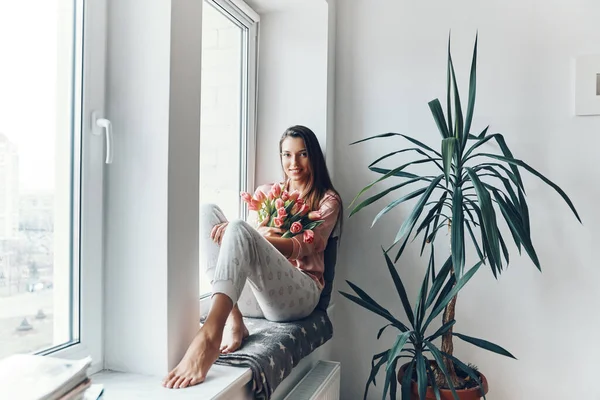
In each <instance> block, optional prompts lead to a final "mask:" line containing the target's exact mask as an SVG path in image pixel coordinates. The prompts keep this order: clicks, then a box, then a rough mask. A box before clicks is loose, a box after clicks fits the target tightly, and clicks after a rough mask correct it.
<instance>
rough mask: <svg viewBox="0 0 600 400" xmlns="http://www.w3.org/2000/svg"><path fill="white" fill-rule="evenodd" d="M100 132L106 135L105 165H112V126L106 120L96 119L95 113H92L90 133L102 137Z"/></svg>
mask: <svg viewBox="0 0 600 400" xmlns="http://www.w3.org/2000/svg"><path fill="white" fill-rule="evenodd" d="M102 130H104V132H105V134H106V164H112V161H113V134H112V124H111V123H110V120H108V119H106V118H98V114H97V113H96V112H93V113H92V133H94V135H102Z"/></svg>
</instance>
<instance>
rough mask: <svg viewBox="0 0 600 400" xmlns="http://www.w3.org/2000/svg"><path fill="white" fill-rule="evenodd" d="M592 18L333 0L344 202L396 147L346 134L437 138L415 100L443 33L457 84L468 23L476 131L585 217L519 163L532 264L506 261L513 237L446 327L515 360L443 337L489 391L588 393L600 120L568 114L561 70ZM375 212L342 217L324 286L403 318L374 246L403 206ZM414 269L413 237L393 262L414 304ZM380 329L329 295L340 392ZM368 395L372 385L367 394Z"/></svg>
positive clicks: (351, 385)
mask: <svg viewBox="0 0 600 400" xmlns="http://www.w3.org/2000/svg"><path fill="white" fill-rule="evenodd" d="M599 17H600V3H598V2H596V1H594V2H593V1H591V0H572V1H553V2H547V1H542V0H522V1H518V2H517V1H512V2H506V1H500V0H490V1H486V2H480V1H475V0H457V1H453V2H447V1H442V0H435V1H430V2H409V1H400V0H377V1H372V0H345V1H340V2H338V18H337V42H336V46H337V53H336V57H337V62H336V78H337V81H336V87H337V89H336V154H335V156H336V157H335V159H336V164H335V170H336V171H337V174H336V178H337V179H336V183H337V186H338V189H339V190H340V191H341V193H342V196H343V198H344V199H345V201H346V204H348V203H349V201H350V200H351V199H352V198H353V196H354V195H355V194H356V193H358V191H359V190H360V189H361V188H362V187H364V186H365V185H366V184H367V183H369V182H370V181H371V180H373V179H374V178H375V175H374V174H372V173H369V172H368V170H367V165H368V164H369V163H370V162H371V161H373V160H374V159H375V158H377V157H378V156H380V155H383V154H385V153H384V152H388V151H391V150H392V149H396V148H401V147H407V145H406V143H405V142H401V141H398V140H387V141H380V142H372V143H368V144H364V145H360V146H358V147H356V146H353V147H348V146H347V144H348V143H350V142H352V141H354V140H357V139H360V138H364V137H367V136H369V135H374V134H378V133H383V132H386V131H390V130H391V131H396V132H402V133H407V134H410V135H413V136H415V137H417V138H420V139H422V140H424V141H425V142H427V143H429V144H431V145H433V146H434V147H436V148H439V134H438V133H437V130H436V127H435V124H434V122H433V119H432V117H431V115H430V112H429V109H428V106H427V102H428V101H429V100H431V99H433V98H436V97H440V99H442V98H443V97H444V95H445V80H446V69H445V68H446V64H445V62H446V45H447V36H448V31H449V30H450V29H452V37H453V47H454V52H453V56H454V60H455V64H456V67H457V68H458V70H459V79H460V83H459V84H462V85H461V88H462V91H463V94H466V90H467V86H466V84H467V81H466V77H467V73H468V68H469V65H470V55H471V51H472V43H473V40H474V36H475V32H476V30H479V39H480V41H479V44H480V46H479V64H478V78H479V79H478V103H477V106H476V109H475V119H474V129H475V130H477V129H482V128H483V127H484V126H485V125H487V124H491V129H492V131H493V132H502V133H503V134H504V135H505V137H506V139H507V142H508V144H509V146H510V147H511V148H512V149H513V152H514V154H515V156H516V157H518V158H521V159H523V160H525V161H527V162H528V163H530V165H532V166H534V167H535V168H537V169H538V170H539V171H541V172H542V173H543V174H545V175H546V176H548V177H549V178H551V179H552V180H553V181H555V182H556V183H557V184H558V185H559V186H561V187H562V188H563V189H564V190H565V191H566V192H567V193H568V194H569V195H570V196H571V198H572V200H573V202H574V203H575V205H576V207H577V209H578V211H579V212H580V215H581V216H582V218H583V221H584V225H583V226H582V225H580V224H579V223H578V222H577V221H576V219H575V218H574V217H573V215H572V214H571V213H570V211H569V209H568V207H567V206H566V205H565V204H564V203H563V202H562V200H561V199H560V198H559V196H558V195H557V194H556V193H555V192H554V191H553V190H552V189H550V188H548V187H546V186H545V185H543V184H542V183H540V181H538V180H536V179H534V178H533V177H531V176H530V175H527V174H524V175H525V176H524V181H525V185H526V189H527V193H528V201H529V205H530V214H531V225H532V237H533V241H534V245H535V246H536V249H537V251H538V254H539V258H540V261H541V263H542V268H543V273H541V274H540V273H539V272H537V271H536V269H535V267H534V266H533V265H532V263H531V262H530V261H529V259H528V258H527V257H526V256H524V257H521V258H519V256H518V253H517V252H516V249H514V245H513V248H512V250H513V252H512V258H511V261H512V263H511V266H510V268H509V269H508V271H506V272H505V273H504V274H503V275H502V276H501V278H500V279H499V280H498V281H496V280H494V278H493V276H492V275H491V273H490V272H489V270H485V271H482V272H480V273H479V275H478V276H476V278H475V279H474V281H472V282H471V283H470V284H469V286H468V287H467V288H466V289H465V290H463V292H462V293H461V295H460V297H459V301H458V306H457V307H458V308H457V321H458V323H457V325H456V331H457V332H462V333H465V334H468V335H472V336H475V337H481V338H485V339H488V340H491V341H493V342H496V343H498V344H500V345H502V346H504V347H505V348H507V349H508V350H509V351H511V352H512V353H513V354H514V355H515V356H516V357H517V358H518V359H519V360H518V361H515V360H510V359H506V358H504V357H502V356H498V355H494V354H491V353H488V352H485V351H483V350H480V349H478V348H474V347H472V346H469V345H464V344H463V343H460V342H458V341H457V342H456V343H455V346H456V354H458V355H459V356H460V357H462V358H463V359H464V360H466V361H469V362H472V363H475V364H477V365H478V366H479V367H480V370H481V371H483V372H484V373H485V374H486V376H487V377H488V379H489V381H490V396H489V397H488V398H489V399H491V400H531V399H557V400H558V399H575V398H600V388H599V387H598V385H597V370H598V369H597V363H598V359H600V347H598V346H597V344H596V343H597V331H598V328H599V327H600V318H599V317H598V316H597V312H595V311H594V310H595V309H596V308H597V307H598V305H600V295H599V293H600V290H598V285H599V284H598V282H599V280H600V271H599V270H598V268H597V257H596V255H595V247H594V246H595V244H596V243H597V242H598V241H599V240H600V235H599V234H598V233H597V229H595V227H596V226H598V224H599V223H600V212H599V211H598V209H597V206H596V205H597V198H598V196H599V195H600V186H598V184H597V182H598V176H599V174H600V166H599V165H598V163H597V162H596V160H597V159H598V156H597V148H598V146H599V145H600V136H599V132H600V117H586V118H580V117H579V118H578V117H574V113H573V98H574V96H573V88H574V84H573V80H572V73H573V71H574V68H573V64H572V58H573V57H574V56H576V55H579V54H586V53H596V54H598V53H600V30H598V23H597V21H598V18H599ZM490 148H491V147H490ZM492 149H493V148H492ZM386 186H387V185H386ZM380 187H382V186H380ZM387 200H388V201H389V200H390V199H387ZM383 204H384V202H379V203H377V205H378V206H382V205H383ZM379 209H380V208H378V207H371V208H369V209H368V210H366V211H363V212H360V213H359V214H358V215H357V216H354V217H352V218H351V219H350V220H349V221H347V223H346V225H345V235H344V237H343V240H342V248H341V252H340V259H339V262H338V268H337V274H338V275H337V277H336V278H337V282H338V284H337V289H344V290H346V289H348V287H347V285H346V284H345V283H343V282H344V279H349V280H351V281H353V282H356V283H358V284H359V285H360V286H361V287H363V288H364V289H366V290H367V292H370V293H372V294H373V296H374V297H375V298H376V299H377V300H380V301H381V302H382V303H383V304H385V305H386V306H388V307H389V309H390V310H391V311H392V312H395V313H397V314H399V315H400V310H401V305H400V302H399V300H398V297H397V295H396V294H395V291H394V288H393V285H392V284H391V283H390V281H389V279H388V272H387V271H386V268H385V265H384V262H383V258H382V255H381V251H380V249H379V246H380V245H387V244H389V243H390V242H391V240H392V237H393V234H395V232H396V230H397V229H398V227H399V224H400V223H401V222H402V220H403V218H404V217H405V216H406V212H407V209H408V208H407V207H403V208H401V209H400V210H399V211H398V212H396V213H391V215H390V218H388V219H387V220H386V221H385V222H384V223H382V224H378V225H376V226H375V227H374V228H373V229H372V230H370V231H369V230H368V227H369V226H370V222H371V220H372V218H373V217H374V215H375V214H376V213H377V212H378V211H379ZM508 238H509V239H508V240H510V241H511V242H512V240H511V239H510V236H508ZM440 247H441V246H440ZM438 250H443V249H439V248H438ZM424 265H425V260H421V259H419V258H418V257H417V252H416V250H415V246H413V247H412V248H411V249H410V252H409V253H408V254H406V256H405V257H404V258H403V261H401V262H400V263H399V265H398V268H399V270H400V272H401V274H402V276H403V277H404V278H405V279H406V280H407V282H408V283H409V284H408V287H409V295H411V296H412V298H413V299H414V296H415V295H416V293H417V290H418V285H419V284H420V279H421V276H422V273H423V270H424ZM587 310H589V311H587ZM382 325H384V321H383V320H382V319H381V318H378V317H375V316H372V314H370V313H368V312H367V311H363V310H362V309H360V308H359V307H358V306H355V305H354V304H352V303H350V302H349V301H347V300H345V299H341V298H338V299H337V305H336V319H335V331H336V343H335V345H336V348H335V354H336V356H337V358H338V359H339V360H341V361H342V378H343V381H342V390H343V391H342V398H344V399H355V398H359V397H361V396H362V391H363V390H364V383H365V382H366V379H367V376H368V372H369V370H370V361H371V357H372V355H373V354H375V353H376V352H378V351H382V350H383V349H385V348H387V347H389V346H390V345H391V341H392V340H393V339H394V337H393V336H392V335H391V334H386V335H384V336H383V338H382V339H381V341H380V342H377V341H376V338H375V336H376V334H377V330H378V328H379V327H380V326H382ZM386 346H387V347H386ZM380 393H381V385H380V386H379V387H378V388H376V389H375V390H373V391H372V392H371V395H370V396H369V398H373V399H375V398H378V397H380V396H381V394H380Z"/></svg>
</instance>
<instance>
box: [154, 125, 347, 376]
mask: <svg viewBox="0 0 600 400" xmlns="http://www.w3.org/2000/svg"><path fill="white" fill-rule="evenodd" d="M279 152H280V156H281V166H282V168H283V172H284V175H285V176H286V178H287V179H286V180H285V183H284V184H283V190H287V191H288V192H289V193H292V192H293V191H295V190H296V191H298V192H299V193H300V197H301V198H302V199H303V200H304V202H305V204H307V205H308V206H309V208H310V209H311V210H317V211H318V212H319V213H320V218H321V219H322V220H323V221H324V222H323V223H322V224H320V225H319V226H318V227H316V228H315V229H314V234H315V235H314V239H313V241H312V243H305V242H304V241H303V240H302V239H301V235H299V236H298V237H293V238H282V237H281V235H282V233H283V232H282V231H281V229H278V228H273V227H268V226H266V221H265V223H263V224H261V225H260V226H258V227H257V228H253V227H252V226H250V225H249V224H248V223H246V222H244V221H239V220H236V221H232V222H231V223H230V222H228V221H227V220H226V219H225V217H224V215H223V213H222V212H221V210H220V209H219V208H218V207H216V206H214V205H208V206H203V207H202V210H201V223H200V229H201V231H202V232H201V240H204V242H203V243H202V245H201V256H202V258H203V260H202V261H201V265H202V267H203V269H204V273H205V274H206V275H207V276H208V277H209V278H210V279H211V284H212V293H213V295H212V304H211V308H210V311H209V312H208V316H207V318H206V322H205V323H204V325H203V326H202V328H201V329H200V330H199V331H198V333H197V334H196V337H195V338H194V340H193V341H192V343H191V344H190V346H189V348H188V350H187V352H186V354H185V355H184V357H183V359H182V360H181V362H180V363H179V365H177V367H175V368H174V369H173V370H172V371H171V372H170V373H169V374H168V375H167V376H166V377H165V379H164V381H163V385H164V386H165V387H167V388H185V387H187V386H191V385H196V384H198V383H201V382H203V381H204V379H205V377H206V374H207V372H208V370H209V369H210V367H211V366H212V364H213V363H214V362H215V361H216V360H217V358H218V357H219V352H223V353H228V352H233V351H235V350H237V349H238V348H239V347H240V346H241V343H242V340H243V339H244V338H245V337H247V336H248V329H246V326H245V325H244V321H243V319H242V315H243V314H244V315H247V316H251V317H263V318H266V319H268V320H271V321H278V322H283V321H293V320H297V319H301V318H304V317H306V316H308V315H310V314H311V313H312V312H313V310H314V309H315V307H316V306H317V304H318V302H319V298H320V295H321V291H322V289H323V285H324V282H323V270H324V265H323V251H324V250H325V246H326V245H327V240H328V238H329V236H330V235H331V233H332V232H333V230H334V229H335V227H336V226H337V225H338V223H340V222H341V219H342V204H341V199H340V196H339V195H338V193H337V192H336V190H335V189H334V187H333V185H332V183H331V179H330V177H329V173H328V171H327V167H326V165H325V159H324V157H323V153H322V151H321V148H320V146H319V142H318V140H317V138H316V136H315V134H314V133H313V132H312V131H311V130H310V129H308V128H306V127H304V126H293V127H291V128H289V129H287V130H286V131H285V133H284V134H283V136H282V137H281V140H280V141H279ZM257 190H262V191H263V192H264V193H268V192H269V191H270V190H271V185H263V186H261V187H259V188H258V189H257ZM299 237H300V239H299ZM248 288H250V290H248ZM242 313H243V314H242ZM226 328H227V329H226Z"/></svg>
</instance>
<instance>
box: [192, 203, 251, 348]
mask: <svg viewBox="0 0 600 400" xmlns="http://www.w3.org/2000/svg"><path fill="white" fill-rule="evenodd" d="M224 222H227V218H226V217H225V214H224V213H223V211H222V210H221V209H220V208H219V207H218V206H217V205H215V204H203V205H202V206H201V207H200V266H201V272H202V278H204V279H208V280H209V281H210V282H211V284H212V282H213V279H214V275H215V268H216V266H217V261H218V259H219V252H220V251H221V246H220V245H219V244H217V243H215V242H214V240H212V239H211V238H210V232H211V231H212V229H213V227H214V226H215V225H217V224H222V223H224ZM243 315H245V316H248V317H254V318H262V317H263V313H262V310H261V309H260V306H259V305H258V303H257V301H256V298H255V297H254V295H253V293H252V291H251V290H250V287H249V286H248V285H246V286H245V287H244V290H243V292H242V295H241V297H240V299H239V301H238V303H237V304H236V305H235V306H234V308H233V310H232V311H231V313H230V314H229V318H228V320H227V323H226V329H225V331H224V333H223V340H222V343H221V347H220V350H221V352H223V353H230V352H233V351H236V350H237V349H238V348H240V346H241V344H242V341H243V340H244V339H245V338H246V337H248V335H249V333H248V329H247V328H246V326H245V325H244V320H243V319H242V316H243Z"/></svg>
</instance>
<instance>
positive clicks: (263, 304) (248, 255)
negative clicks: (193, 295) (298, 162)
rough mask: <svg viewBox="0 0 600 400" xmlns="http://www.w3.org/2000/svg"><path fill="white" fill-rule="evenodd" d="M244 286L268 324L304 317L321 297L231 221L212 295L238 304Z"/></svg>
mask: <svg viewBox="0 0 600 400" xmlns="http://www.w3.org/2000/svg"><path fill="white" fill-rule="evenodd" d="M248 284H249V285H250V288H251V289H252V292H253V293H254V296H255V298H256V300H257V302H258V304H259V306H260V309H261V310H262V312H263V314H264V316H265V318H267V319H269V320H271V321H279V322H282V321H292V320H296V319H300V318H304V317H306V316H308V315H309V314H310V313H312V311H313V310H314V309H315V307H316V306H317V304H318V302H319V298H320V295H321V289H320V287H319V286H318V284H317V283H316V282H315V281H314V280H313V279H312V278H311V277H310V276H309V275H307V274H305V273H303V272H302V271H300V270H298V269H297V268H295V267H294V266H293V265H292V264H291V263H290V262H289V261H288V260H287V258H286V257H285V256H283V255H282V254H281V253H280V252H279V251H278V250H277V249H276V248H275V247H274V246H273V245H271V243H269V242H268V241H267V240H266V239H265V238H264V237H262V235H261V234H260V233H258V232H257V231H256V230H255V229H254V228H252V227H251V226H250V225H249V224H247V223H246V222H244V221H233V222H231V223H230V224H229V226H228V227H227V231H226V233H225V237H224V238H223V242H222V254H221V256H220V257H219V261H218V265H217V268H216V270H215V275H214V281H213V293H224V294H226V295H227V296H228V297H229V298H231V299H232V301H233V302H234V303H236V302H238V303H239V301H238V299H240V296H241V293H242V290H241V288H243V287H244V285H248Z"/></svg>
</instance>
